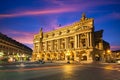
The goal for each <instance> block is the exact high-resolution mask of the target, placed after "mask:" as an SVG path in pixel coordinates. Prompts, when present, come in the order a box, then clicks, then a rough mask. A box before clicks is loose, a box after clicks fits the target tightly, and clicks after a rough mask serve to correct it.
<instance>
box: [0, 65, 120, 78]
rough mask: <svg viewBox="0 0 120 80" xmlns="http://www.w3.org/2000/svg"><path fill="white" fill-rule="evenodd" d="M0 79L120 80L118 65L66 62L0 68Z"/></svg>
mask: <svg viewBox="0 0 120 80" xmlns="http://www.w3.org/2000/svg"><path fill="white" fill-rule="evenodd" d="M0 80H120V65H104V64H84V65H81V64H80V65H76V64H66V65H62V66H50V67H48V66H46V67H35V68H19V69H15V70H14V69H10V70H0Z"/></svg>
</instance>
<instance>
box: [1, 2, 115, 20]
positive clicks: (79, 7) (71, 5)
mask: <svg viewBox="0 0 120 80" xmlns="http://www.w3.org/2000/svg"><path fill="white" fill-rule="evenodd" d="M51 3H52V4H56V5H57V6H56V5H53V6H51V7H49V8H46V9H44V8H43V9H42V10H29V11H28V10H24V11H21V12H19V11H15V12H16V13H11V14H0V18H10V17H19V16H30V15H45V14H58V13H65V12H75V11H79V12H80V11H82V12H83V11H84V10H86V9H90V8H91V7H96V6H102V5H106V4H117V3H116V2H111V1H109V2H105V1H100V2H98V1H91V2H86V1H78V0H74V1H58V0H52V1H51ZM17 10H19V9H17Z"/></svg>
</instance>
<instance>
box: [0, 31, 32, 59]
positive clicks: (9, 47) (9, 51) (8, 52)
mask: <svg viewBox="0 0 120 80" xmlns="http://www.w3.org/2000/svg"><path fill="white" fill-rule="evenodd" d="M31 54H32V49H30V48H29V47H27V46H25V45H24V44H22V43H19V42H18V41H16V40H14V39H12V38H10V37H8V36H6V35H4V34H2V33H0V57H7V58H12V59H13V58H14V59H15V60H17V61H19V60H20V58H21V57H26V56H31Z"/></svg>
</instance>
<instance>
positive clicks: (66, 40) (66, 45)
mask: <svg viewBox="0 0 120 80" xmlns="http://www.w3.org/2000/svg"><path fill="white" fill-rule="evenodd" d="M65 49H68V37H66V38H65Z"/></svg>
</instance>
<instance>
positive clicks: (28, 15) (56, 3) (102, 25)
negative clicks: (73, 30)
mask: <svg viewBox="0 0 120 80" xmlns="http://www.w3.org/2000/svg"><path fill="white" fill-rule="evenodd" d="M83 12H84V13H86V16H87V17H88V18H94V22H95V31H97V30H100V29H103V30H104V33H103V39H104V40H105V41H107V42H109V43H110V46H111V49H112V50H117V49H120V0H0V32H2V33H3V34H6V35H7V36H9V37H11V38H13V39H15V40H17V41H19V42H21V43H23V44H25V45H27V46H28V47H30V48H33V35H34V34H36V33H38V32H39V29H40V28H41V27H42V28H43V30H44V31H50V30H53V29H57V28H58V25H59V24H61V27H63V26H65V25H69V24H72V23H74V22H76V21H79V20H80V18H81V14H82V13H83Z"/></svg>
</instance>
